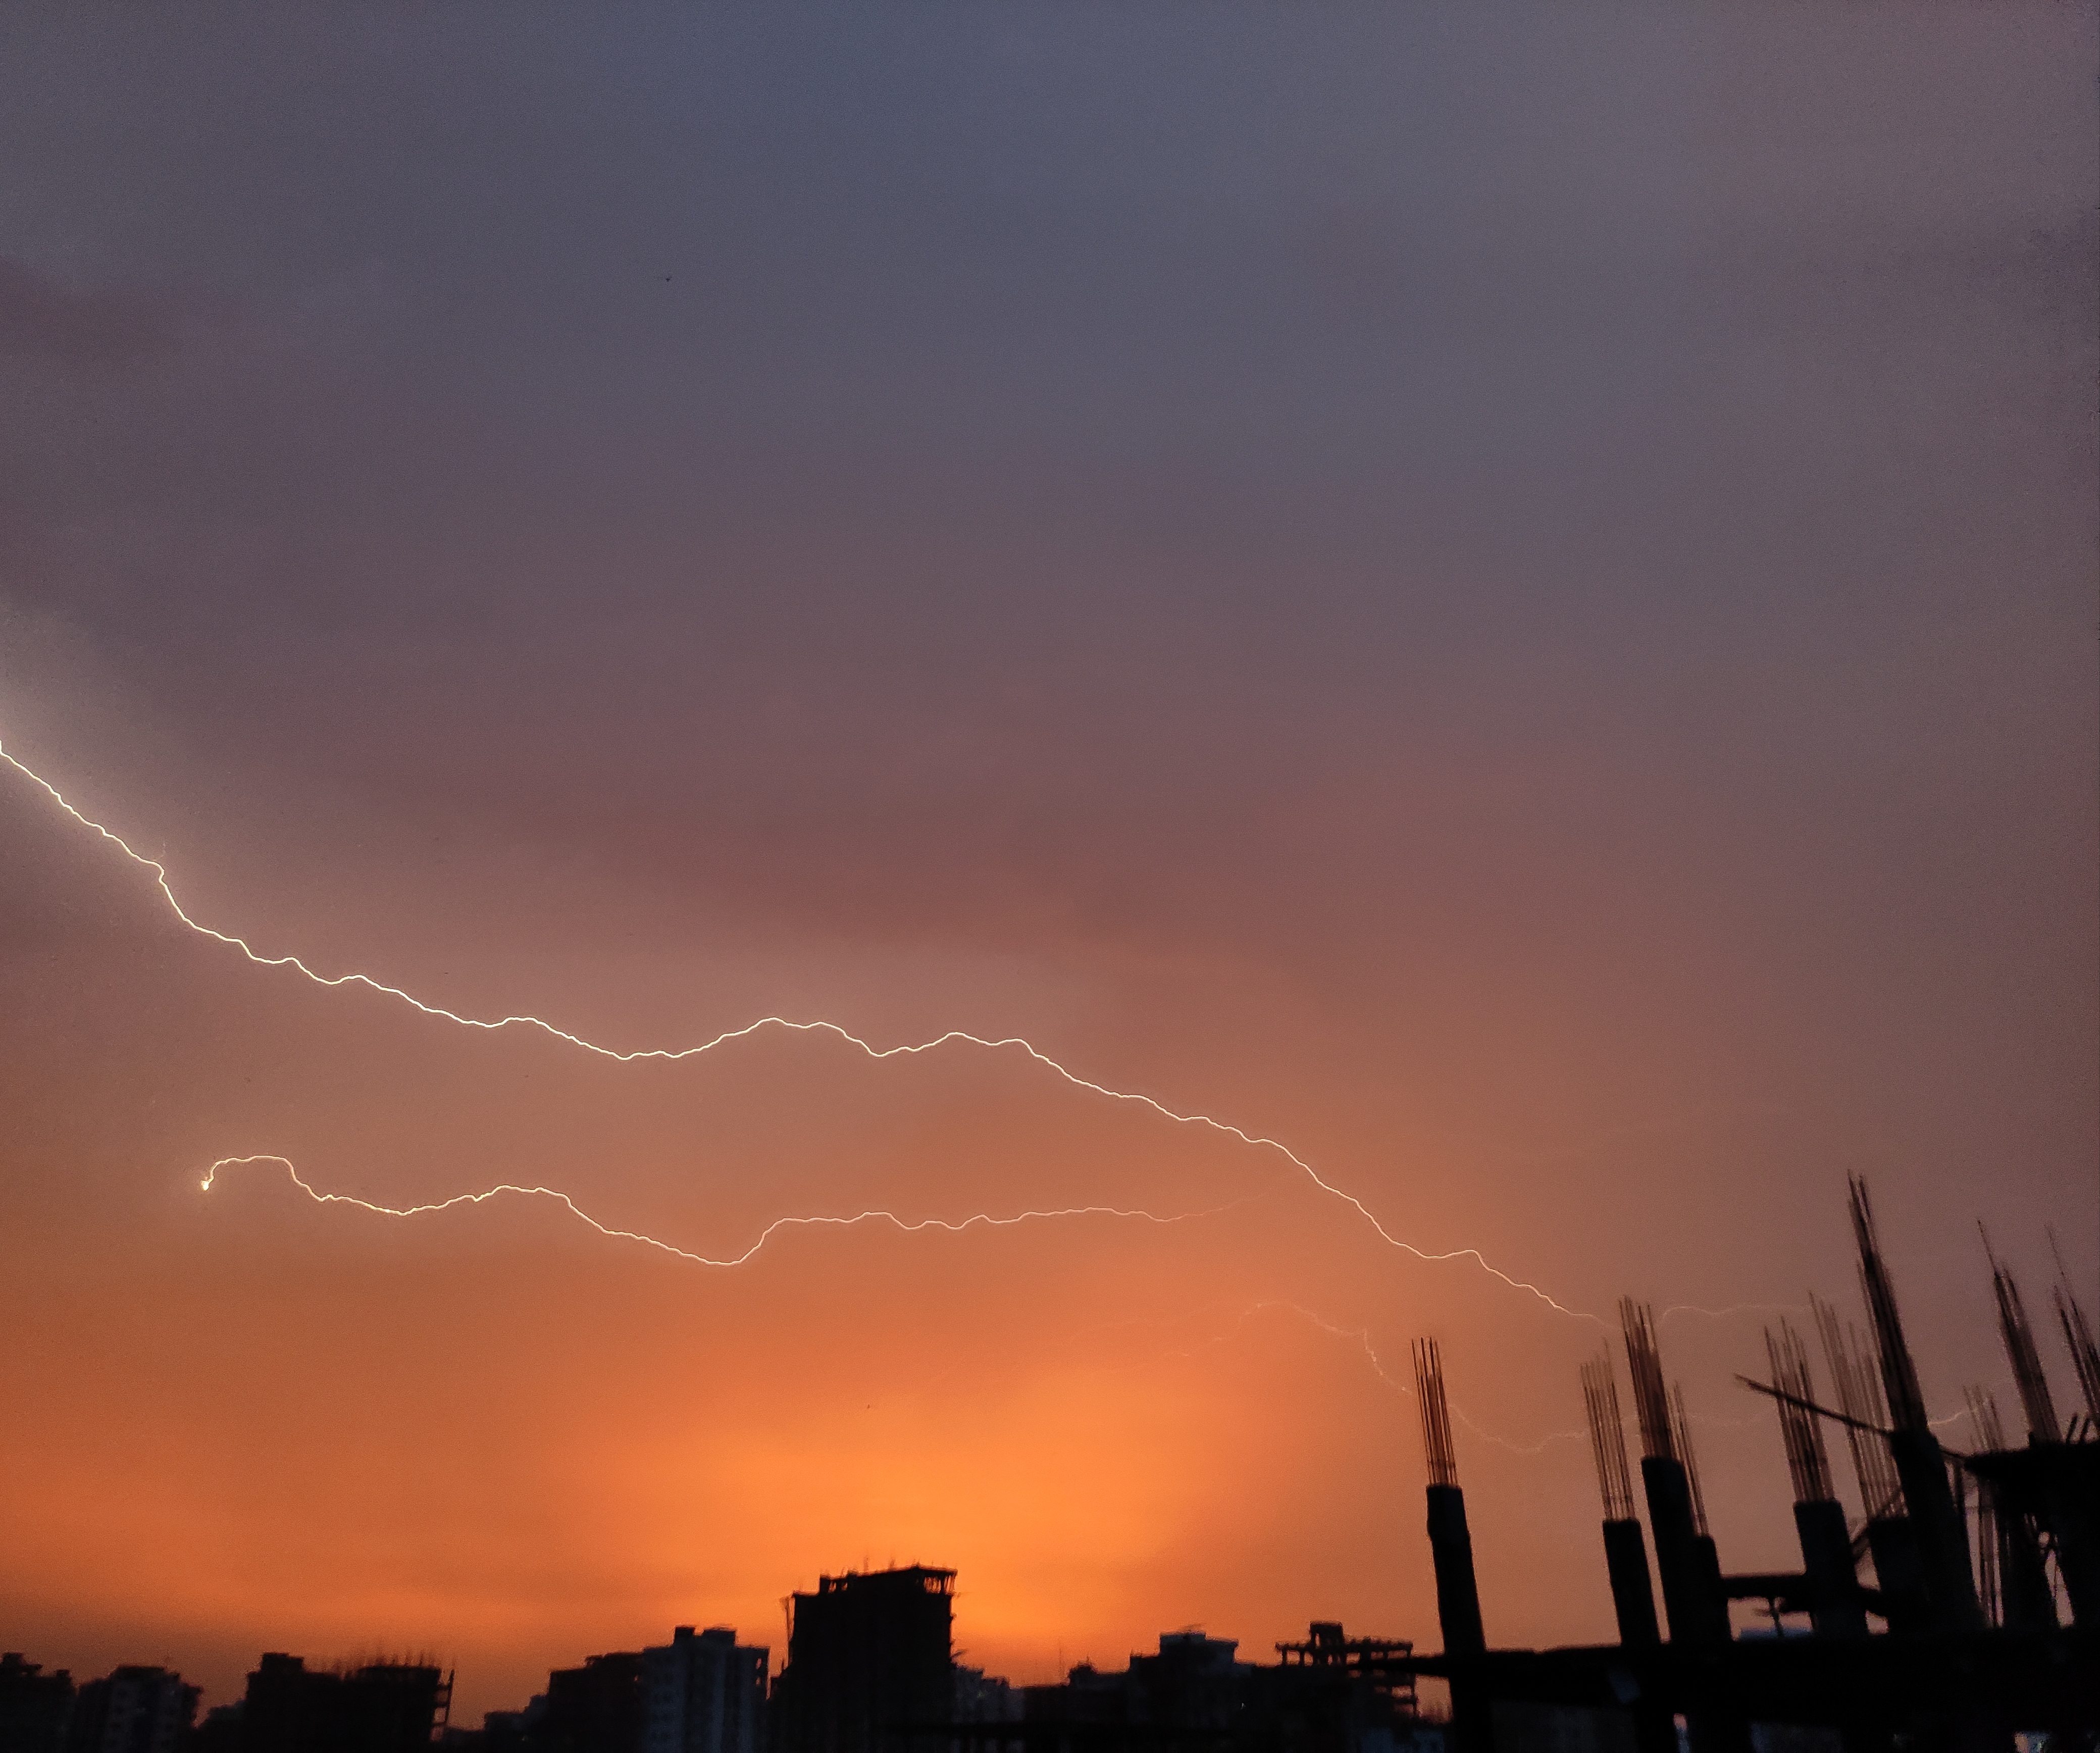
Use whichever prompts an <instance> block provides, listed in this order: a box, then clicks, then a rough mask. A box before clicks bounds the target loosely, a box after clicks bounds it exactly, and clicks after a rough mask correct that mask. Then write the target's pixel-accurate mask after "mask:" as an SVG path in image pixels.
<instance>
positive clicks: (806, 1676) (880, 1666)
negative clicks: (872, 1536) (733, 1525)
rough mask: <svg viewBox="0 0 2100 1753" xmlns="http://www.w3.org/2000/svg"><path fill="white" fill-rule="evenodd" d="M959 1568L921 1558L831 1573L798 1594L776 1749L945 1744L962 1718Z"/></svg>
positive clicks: (846, 1750) (920, 1752)
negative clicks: (937, 1566)
mask: <svg viewBox="0 0 2100 1753" xmlns="http://www.w3.org/2000/svg"><path fill="white" fill-rule="evenodd" d="M793 1614H794V1617H793V1620H792V1626H791V1627H790V1630H789V1632H788V1636H787V1666H786V1667H784V1668H783V1670H782V1671H781V1673H780V1677H779V1680H777V1681H776V1682H775V1683H774V1689H773V1707H772V1710H771V1712H770V1727H771V1733H770V1745H771V1750H772V1753H936V1750H938V1749H943V1748H945V1746H946V1737H944V1736H942V1735H938V1734H935V1733H930V1732H929V1731H930V1730H931V1729H933V1727H935V1726H936V1725H939V1724H946V1723H948V1722H950V1721H951V1720H952V1718H953V1715H954V1711H955V1662H954V1658H953V1650H952V1644H951V1638H952V1635H953V1631H954V1619H955V1572H954V1571H952V1570H929V1569H928V1568H927V1567H926V1566H924V1565H908V1566H907V1567H905V1568H903V1569H900V1570H873V1571H850V1570H849V1571H848V1572H847V1573H846V1574H845V1575H844V1576H836V1577H828V1576H827V1577H822V1578H819V1579H818V1583H817V1587H816V1591H815V1592H814V1593H812V1594H800V1593H798V1594H796V1596H794V1597H793Z"/></svg>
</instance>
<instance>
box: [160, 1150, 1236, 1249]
mask: <svg viewBox="0 0 2100 1753" xmlns="http://www.w3.org/2000/svg"><path fill="white" fill-rule="evenodd" d="M251 1163H276V1164H282V1165H283V1168H284V1170H285V1173H286V1174H287V1175H289V1177H291V1181H292V1185H293V1186H295V1187H297V1188H298V1190H300V1191H301V1192H302V1193H303V1194H306V1196H307V1198H308V1199H311V1200H312V1201H313V1202H314V1203H315V1204H316V1205H351V1206H355V1208H357V1209H358V1210H360V1211H361V1212H377V1214H378V1215H379V1216H380V1217H423V1216H425V1215H426V1214H427V1213H430V1212H448V1211H451V1210H452V1208H454V1207H455V1206H459V1205H485V1204H487V1203H488V1201H489V1200H491V1199H496V1198H498V1197H500V1196H501V1195H502V1194H506V1193H514V1194H521V1195H523V1197H525V1198H527V1199H552V1200H554V1202H555V1203H557V1204H558V1205H560V1206H562V1207H563V1208H566V1209H567V1212H568V1213H569V1215H570V1216H571V1217H576V1218H579V1219H580V1220H581V1221H583V1222H585V1223H587V1224H589V1225H590V1226H591V1228H592V1229H593V1230H597V1231H598V1234H600V1235H602V1236H607V1237H610V1238H611V1239H613V1240H614V1241H616V1242H639V1243H642V1244H643V1246H645V1247H654V1248H660V1249H661V1250H662V1251H663V1252H664V1253H666V1254H669V1255H672V1256H674V1257H676V1258H677V1259H679V1260H687V1261H691V1262H692V1263H693V1264H694V1265H696V1266H741V1265H743V1263H744V1262H745V1261H748V1260H749V1259H750V1258H752V1256H753V1255H755V1254H757V1252H758V1251H759V1250H760V1249H761V1248H762V1247H765V1244H766V1243H768V1242H770V1240H772V1239H773V1237H774V1234H775V1233H776V1232H778V1231H779V1230H805V1229H834V1230H850V1229H853V1228H854V1227H855V1226H856V1225H860V1224H865V1223H875V1222H878V1221H880V1222H883V1223H887V1224H889V1225H890V1226H891V1227H892V1228H893V1229H894V1230H898V1232H899V1233H900V1234H904V1235H915V1234H918V1233H919V1232H920V1230H946V1231H947V1232H948V1233H949V1234H951V1235H960V1234H962V1233H963V1231H964V1230H977V1229H986V1230H1004V1229H1007V1228H1009V1227H1011V1226H1012V1225H1015V1224H1024V1223H1029V1222H1032V1221H1035V1220H1036V1219H1039V1218H1046V1217H1141V1218H1143V1219H1144V1220H1145V1221H1146V1222H1147V1223H1154V1224H1178V1223H1186V1222H1188V1221H1189V1220H1190V1219H1191V1218H1195V1217H1215V1215H1216V1214H1217V1213H1218V1212H1223V1211H1229V1210H1230V1209H1231V1208H1232V1207H1231V1206H1229V1205H1218V1206H1213V1207H1212V1208H1211V1209H1210V1210H1208V1211H1202V1212H1171V1213H1169V1214H1168V1215H1167V1216H1166V1217H1162V1216H1160V1215H1159V1213H1158V1212H1147V1211H1139V1210H1136V1209H1132V1208H1125V1207H1123V1206H1120V1205H1068V1206H1064V1207H1061V1208H1058V1209H1057V1210H1055V1211H1040V1212H1037V1211H1028V1212H1015V1213H1014V1214H1013V1215H1012V1217H993V1216H991V1215H990V1213H989V1212H979V1213H977V1215H975V1216H973V1217H964V1218H963V1219H961V1220H960V1221H957V1220H954V1219H951V1218H946V1217H920V1218H916V1219H907V1218H903V1217H898V1215H897V1213H896V1212H889V1211H866V1212H855V1213H854V1215H853V1216H852V1217H776V1218H774V1220H773V1221H772V1222H771V1223H770V1224H768V1225H766V1226H765V1228H764V1229H763V1230H761V1231H760V1232H759V1234H758V1239H757V1241H755V1242H753V1243H752V1244H751V1246H750V1247H748V1248H746V1249H745V1250H744V1251H743V1252H742V1253H741V1254H731V1255H730V1256H726V1258H724V1259H721V1260H717V1259H715V1258H714V1257H713V1256H711V1255H707V1254H695V1253H693V1252H690V1250H688V1249H686V1248H682V1247H676V1246H674V1245H673V1244H672V1243H668V1242H664V1241H660V1240H658V1239H657V1238H656V1237H655V1236H653V1235H644V1234H642V1232H641V1231H640V1230H615V1229H614V1228H613V1227H612V1226H611V1225H609V1224H602V1223H600V1222H599V1221H598V1219H596V1218H595V1217H592V1216H591V1214H590V1213H589V1212H587V1211H585V1209H584V1208H582V1207H581V1206H580V1205H578V1204H577V1203H576V1201H575V1200H574V1199H571V1198H570V1197H569V1196H568V1194H566V1193H564V1192H562V1190H560V1189H559V1188H558V1187H523V1186H517V1185H516V1184H515V1183H514V1182H510V1181H505V1182H504V1183H503V1184H502V1185H501V1186H494V1187H488V1188H486V1189H484V1190H483V1191H481V1192H479V1193H456V1194H453V1195H452V1198H450V1199H436V1200H433V1201H432V1202H431V1203H429V1204H427V1205H376V1204H374V1203H373V1202H372V1201H371V1200H369V1199H359V1198H357V1197H356V1196H355V1194H348V1193H324V1192H322V1191H321V1190H320V1188H318V1187H315V1186H312V1185H311V1184H310V1183H309V1182H308V1181H307V1180H306V1179H305V1177H302V1175H301V1174H300V1173H299V1171H298V1168H297V1167H295V1166H294V1165H293V1162H292V1159H290V1158H289V1157H285V1156H276V1155H271V1154H270V1153H268V1152H267V1151H266V1152H258V1154H257V1155H254V1156H223V1157H221V1158H220V1159H218V1161H217V1162H216V1163H214V1164H212V1165H211V1167H210V1168H208V1169H206V1170H205V1177H204V1179H203V1181H201V1183H199V1185H200V1186H201V1189H202V1190H203V1191H205V1192H206V1193H209V1192H210V1191H211V1190H212V1185H213V1183H214V1181H217V1180H218V1173H219V1171H220V1170H221V1169H225V1168H245V1167H246V1166H247V1165H248V1164H251ZM1244 1203H1246V1202H1245V1201H1244V1200H1239V1199H1236V1200H1234V1201H1233V1204H1244Z"/></svg>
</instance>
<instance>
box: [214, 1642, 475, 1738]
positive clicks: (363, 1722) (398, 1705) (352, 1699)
mask: <svg viewBox="0 0 2100 1753" xmlns="http://www.w3.org/2000/svg"><path fill="white" fill-rule="evenodd" d="M451 1703H452V1680H451V1677H450V1676H448V1674H446V1673H445V1672H444V1671H443V1670H442V1669H440V1668H439V1667H435V1666H431V1665H429V1664H426V1663H416V1662H368V1663H366V1664H365V1665H364V1667H358V1668H320V1669H315V1668H310V1667H307V1664H306V1661H305V1658H303V1657H300V1656H294V1655H287V1654H284V1653H283V1652H282V1651H280V1650H272V1651H270V1652H269V1653H267V1654H265V1655H264V1656H263V1657H262V1659H261V1661H259V1662H258V1663H257V1664H256V1666H255V1669H254V1672H253V1673H251V1674H249V1676H248V1691H247V1693H246V1696H245V1698H243V1699H242V1700H241V1705H240V1718H239V1729H238V1733H237V1736H236V1737H234V1738H235V1740H236V1742H237V1746H238V1749H239V1753H420V1750H423V1749H427V1748H428V1747H429V1746H430V1742H431V1741H432V1740H433V1739H434V1738H435V1737H436V1736H437V1735H438V1734H439V1732H440V1731H441V1730H442V1729H443V1726H444V1723H445V1720H446V1718H447V1716H448V1715H449V1712H450V1707H451ZM212 1715H213V1717H214V1718H215V1719H216V1718H218V1715H219V1713H218V1711H214V1712H213V1713H212ZM215 1738H217V1737H216V1735H214V1739H215Z"/></svg>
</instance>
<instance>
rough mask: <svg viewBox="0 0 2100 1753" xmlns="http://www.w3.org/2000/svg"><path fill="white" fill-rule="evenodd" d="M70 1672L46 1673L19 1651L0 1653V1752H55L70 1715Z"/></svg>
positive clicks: (62, 1742)
mask: <svg viewBox="0 0 2100 1753" xmlns="http://www.w3.org/2000/svg"><path fill="white" fill-rule="evenodd" d="M72 1715H73V1676H71V1675H70V1674H68V1672H67V1671H65V1670H64V1668H60V1670H59V1671H57V1672H56V1673H55V1674H46V1672H44V1671H43V1667H42V1664H41V1663H39V1662H27V1661H24V1659H23V1658H22V1656H21V1654H20V1652H19V1651H15V1650H10V1651H8V1652H7V1654H4V1655H0V1753H59V1749H60V1747H62V1746H64V1743H65V1733H66V1724H67V1723H68V1720H70V1719H71V1717H72Z"/></svg>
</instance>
